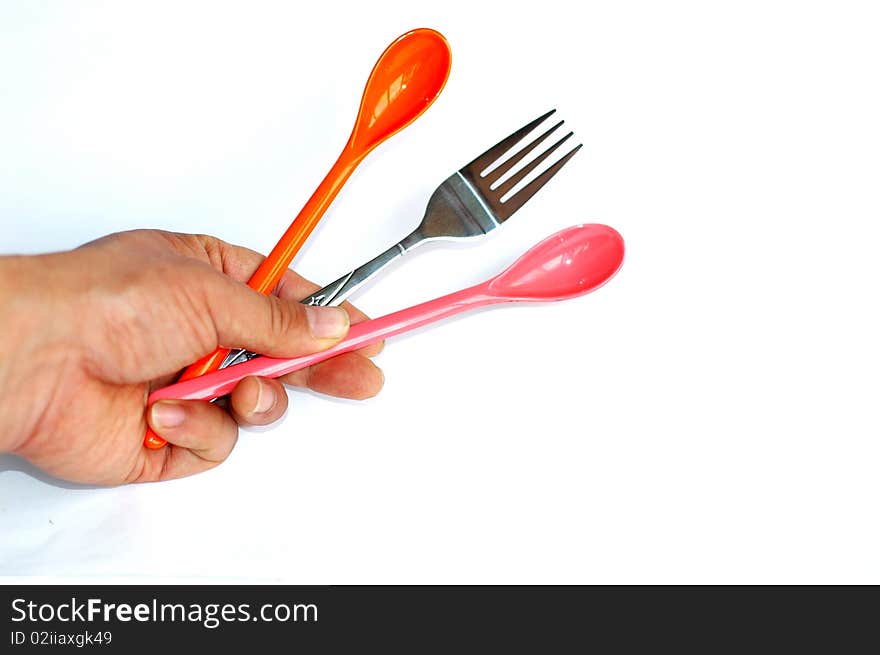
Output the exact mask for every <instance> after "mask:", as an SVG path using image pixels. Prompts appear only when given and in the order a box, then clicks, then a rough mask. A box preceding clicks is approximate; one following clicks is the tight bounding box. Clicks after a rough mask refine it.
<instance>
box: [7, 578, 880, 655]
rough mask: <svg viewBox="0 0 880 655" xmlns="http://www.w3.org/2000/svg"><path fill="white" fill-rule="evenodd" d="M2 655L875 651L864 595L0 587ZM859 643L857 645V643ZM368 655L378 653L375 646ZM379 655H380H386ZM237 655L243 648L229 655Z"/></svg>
mask: <svg viewBox="0 0 880 655" xmlns="http://www.w3.org/2000/svg"><path fill="white" fill-rule="evenodd" d="M0 604H2V607H3V609H2V610H0V614H2V616H3V617H4V628H5V630H4V632H3V634H2V635H0V644H2V647H0V652H3V653H17V652H48V651H51V650H55V649H70V650H77V649H83V648H88V649H98V650H107V651H109V650H117V651H125V652H143V651H145V650H150V651H152V652H158V651H167V652H177V650H178V649H179V648H183V647H191V648H199V649H204V648H221V649H223V650H224V652H227V649H229V648H235V649H241V648H249V649H252V650H253V651H254V652H257V653H261V652H266V651H268V650H272V651H273V652H274V650H280V649H281V648H284V649H285V652H309V653H311V652H338V649H340V648H342V647H343V646H346V647H355V648H356V650H362V649H366V648H369V652H374V651H375V652H387V651H388V649H390V648H394V649H395V650H398V649H402V650H403V651H404V652H413V653H418V652H423V651H425V650H431V651H433V650H435V649H436V648H437V647H439V646H443V648H444V649H446V650H447V651H448V652H498V648H499V647H501V646H502V645H505V644H506V645H515V646H516V647H517V649H518V650H519V649H521V648H525V649H526V651H532V652H539V653H551V652H552V653H555V652H574V650H573V648H574V647H577V648H576V650H578V651H580V650H583V649H586V650H590V648H591V647H593V646H599V645H602V651H603V652H605V651H607V650H608V649H611V650H612V651H614V652H630V651H635V650H639V651H641V650H642V649H644V648H645V647H646V646H647V647H649V648H651V649H652V650H653V649H655V648H657V647H659V646H661V645H662V646H671V647H676V648H679V649H680V648H685V647H688V648H697V649H698V650H699V649H700V648H702V649H703V652H706V651H713V650H715V649H716V647H719V646H727V647H730V646H734V645H736V646H737V647H739V648H747V649H749V650H748V652H754V651H755V650H757V651H759V652H760V651H764V650H774V649H775V650H785V651H788V650H790V649H791V648H792V647H793V645H794V644H796V643H803V644H808V645H809V646H810V647H811V648H815V647H823V648H825V649H828V650H830V651H833V652H850V650H851V648H850V647H851V646H852V647H855V646H856V645H858V644H864V643H872V644H875V645H876V643H877V641H878V639H877V635H876V632H875V631H873V626H874V625H875V624H876V617H877V611H878V609H880V593H878V590H877V588H875V587H635V586H634V587H575V586H570V587H566V586H560V587H543V586H533V587H529V586H525V587H523V586H509V587H505V586H498V587H462V586H434V587H432V586H411V587H407V586H403V587H381V586H376V587H348V586H340V587H291V586H136V587H123V586H6V587H0ZM865 639H867V640H868V641H867V642H865ZM377 649H378V650H377ZM383 649H384V651H383ZM237 652H240V651H237Z"/></svg>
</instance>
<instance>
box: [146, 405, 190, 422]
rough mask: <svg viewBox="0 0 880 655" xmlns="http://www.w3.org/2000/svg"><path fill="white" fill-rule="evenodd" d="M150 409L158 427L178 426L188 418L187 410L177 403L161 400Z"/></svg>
mask: <svg viewBox="0 0 880 655" xmlns="http://www.w3.org/2000/svg"><path fill="white" fill-rule="evenodd" d="M150 411H151V412H152V418H153V424H154V425H155V426H156V427H157V428H176V427H178V426H180V425H183V421H184V420H185V419H186V410H185V409H183V407H181V406H180V405H178V404H177V403H168V402H163V401H159V402H157V403H155V404H154V405H153V408H152V409H151V410H150Z"/></svg>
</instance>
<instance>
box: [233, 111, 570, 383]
mask: <svg viewBox="0 0 880 655" xmlns="http://www.w3.org/2000/svg"><path fill="white" fill-rule="evenodd" d="M555 111H556V110H555V109H551V110H550V111H548V112H547V113H546V114H544V115H543V116H539V117H538V118H536V119H535V120H533V121H532V122H531V123H529V124H528V125H524V126H523V127H521V128H520V129H518V130H517V131H516V132H514V133H513V134H511V135H510V136H508V137H507V138H505V139H503V140H502V141H500V142H498V143H497V144H495V145H494V146H492V147H491V148H489V149H488V150H487V151H486V152H484V153H483V154H482V155H480V156H479V157H477V158H476V159H474V160H473V161H472V162H470V163H469V164H466V165H465V166H463V167H462V168H460V169H459V170H457V171H456V172H455V173H453V174H452V175H450V176H449V177H448V178H446V180H444V182H443V183H442V184H441V185H440V186H439V187H437V189H436V190H435V191H434V193H433V195H432V196H431V199H430V200H429V201H428V207H427V209H426V210H425V216H424V218H423V219H422V222H421V223H420V224H419V226H418V227H417V228H416V229H415V230H414V231H413V232H412V234H410V235H409V236H407V237H406V238H404V239H402V240H401V241H399V242H398V243H395V244H394V245H393V246H391V247H390V248H388V250H386V251H385V252H383V253H382V254H381V255H378V256H377V257H374V258H373V259H371V260H370V261H368V262H367V263H366V264H363V265H362V266H359V267H357V268H356V269H354V270H353V271H351V272H350V273H347V274H345V275H343V276H342V277H341V278H339V279H338V280H336V281H335V282H331V283H330V284H328V285H327V286H325V287H324V288H323V289H320V290H319V291H316V292H315V293H313V294H312V295H311V296H309V297H308V298H305V299H303V300H302V302H303V304H306V305H336V304H339V303H341V302H342V301H343V300H345V299H346V298H347V297H348V296H349V295H351V294H352V293H353V292H354V291H355V290H356V289H358V288H359V287H360V286H361V285H363V284H364V283H365V282H367V281H368V280H370V279H371V278H373V277H374V276H376V274H378V273H379V271H381V270H383V269H385V268H386V267H388V265H389V264H391V263H392V262H393V261H395V260H396V259H398V258H399V257H401V256H402V255H403V254H404V253H406V252H408V251H410V250H412V249H413V248H415V247H416V246H418V245H421V244H423V243H428V242H429V241H436V240H441V239H442V240H449V239H469V238H472V237H479V236H482V235H484V234H486V233H487V232H490V231H492V230H494V229H495V228H496V227H498V226H499V225H501V224H502V223H503V222H504V221H506V220H507V219H508V218H510V217H511V216H512V215H513V214H514V213H515V212H516V211H517V210H518V209H519V208H520V207H522V206H523V205H524V204H525V203H526V202H528V200H529V199H530V198H531V197H532V196H534V195H535V193H537V191H538V189H540V188H541V187H542V186H544V185H545V184H546V183H547V181H548V180H549V179H550V178H551V177H553V176H554V175H556V173H557V172H559V169H560V168H562V167H563V166H564V165H565V164H566V162H568V160H569V159H571V158H572V157H573V156H574V154H575V153H576V152H577V151H578V150H579V149H580V148H581V145H582V144H581V145H578V146H576V147H575V148H573V149H572V150H570V151H569V152H568V153H567V154H565V156H563V157H562V158H561V159H559V160H558V161H556V162H555V163H554V164H553V165H552V166H550V167H549V168H547V169H546V170H545V171H543V172H541V173H540V174H539V175H538V176H537V177H535V178H534V179H533V180H532V181H530V182H529V183H528V184H526V185H525V186H524V187H523V188H521V189H520V190H518V191H517V192H516V193H514V194H513V195H512V196H510V197H505V196H506V195H507V194H508V193H509V192H510V191H511V190H512V189H513V188H514V187H515V186H516V185H517V184H518V183H519V182H521V181H522V180H524V179H525V178H526V177H527V176H528V175H529V173H531V172H532V171H534V170H535V169H536V168H538V166H540V165H541V164H542V163H543V162H544V161H545V160H546V159H547V158H548V157H549V156H550V155H551V154H553V152H555V151H556V150H557V149H558V148H559V147H560V146H561V145H562V144H563V143H564V142H565V141H567V140H568V139H569V138H571V136H572V134H573V132H569V133H568V134H566V135H565V136H563V137H562V138H561V139H558V140H557V141H556V142H555V143H553V144H552V145H551V146H550V147H547V148H545V149H544V150H543V151H542V152H540V154H539V155H538V156H537V157H535V158H534V159H532V160H531V161H529V162H528V163H527V164H526V165H525V166H523V167H522V168H521V169H519V170H518V171H516V172H515V173H513V174H512V175H511V176H510V177H508V178H507V179H506V180H504V181H503V182H501V183H500V184H498V182H499V181H500V180H501V178H503V177H504V175H505V174H506V173H508V172H509V171H510V170H511V169H513V168H514V167H515V166H516V165H517V164H518V163H520V162H521V161H523V159H525V158H526V157H527V156H528V155H529V154H531V153H532V152H533V151H536V150H537V149H538V148H539V147H540V146H542V145H543V144H545V142H546V141H547V140H548V138H549V137H550V135H552V134H553V133H554V132H556V130H557V129H558V128H559V127H560V126H561V125H562V124H563V122H564V121H559V122H558V123H556V124H555V125H553V126H552V127H550V128H549V129H548V130H546V131H545V132H544V133H543V134H541V135H540V136H539V137H537V138H536V139H534V140H533V141H531V142H530V143H528V144H527V145H526V146H525V147H523V148H521V149H520V150H518V151H517V152H516V153H514V154H512V155H510V156H508V157H507V158H506V159H502V157H503V156H504V155H505V154H507V152H508V151H510V150H511V148H513V147H514V146H516V145H517V144H518V143H519V142H520V141H521V140H522V139H523V138H524V137H525V136H526V135H527V134H528V133H529V132H531V131H532V130H533V129H535V128H536V127H537V126H538V125H540V124H541V123H542V122H543V121H544V120H546V119H547V118H548V117H549V116H550V115H551V114H553V113H554V112H555ZM255 356H256V355H255V354H254V353H251V352H248V351H246V350H233V351H232V352H230V353H229V355H228V356H227V357H226V359H225V360H224V362H223V366H222V367H221V368H225V367H227V366H231V365H233V364H238V363H240V362H243V361H247V360H248V359H251V358H253V357H255Z"/></svg>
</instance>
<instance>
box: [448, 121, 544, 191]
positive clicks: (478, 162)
mask: <svg viewBox="0 0 880 655" xmlns="http://www.w3.org/2000/svg"><path fill="white" fill-rule="evenodd" d="M555 111H556V110H555V109H551V110H550V111H548V112H547V113H546V114H544V115H543V116H539V117H538V118H536V119H535V120H533V121H532V122H531V123H529V124H528V125H526V126H524V127H521V128H520V129H518V130H517V131H516V132H514V133H513V134H511V135H510V136H509V137H507V138H506V139H502V140H501V141H499V142H498V143H496V144H495V145H494V146H492V147H491V148H489V149H488V150H487V151H486V152H484V153H483V154H482V155H480V156H479V157H477V158H476V159H474V160H473V161H472V162H471V163H469V164H467V165H465V166H462V169H469V170H470V171H471V173H472V175H473V177H475V178H479V177H480V174H481V173H482V172H483V171H484V170H486V169H487V168H489V166H491V165H492V164H494V163H495V162H496V161H498V158H499V157H501V155H503V154H504V153H505V152H507V151H508V150H510V149H511V148H512V147H513V146H515V145H516V144H517V143H518V142H519V141H520V140H521V139H522V138H523V137H524V136H525V135H526V134H528V133H529V132H531V131H532V130H533V129H534V128H535V127H536V126H537V125H538V124H539V123H540V122H541V121H543V120H544V119H545V118H547V117H548V116H550V114H552V113H553V112H555Z"/></svg>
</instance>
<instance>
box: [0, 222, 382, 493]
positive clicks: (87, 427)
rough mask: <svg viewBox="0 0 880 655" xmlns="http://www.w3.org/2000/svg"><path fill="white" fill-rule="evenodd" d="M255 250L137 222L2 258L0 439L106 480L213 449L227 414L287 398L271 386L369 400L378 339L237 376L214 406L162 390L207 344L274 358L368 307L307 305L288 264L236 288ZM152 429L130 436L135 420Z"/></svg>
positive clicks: (278, 409)
mask: <svg viewBox="0 0 880 655" xmlns="http://www.w3.org/2000/svg"><path fill="white" fill-rule="evenodd" d="M262 260H263V257H262V255H260V254H258V253H256V252H253V251H251V250H248V249H246V248H241V247H238V246H233V245H230V244H228V243H224V242H223V241H220V240H218V239H215V238H213V237H209V236H204V235H188V234H175V233H170V232H161V231H157V230H138V231H133V232H124V233H119V234H113V235H110V236H107V237H104V238H102V239H99V240H97V241H94V242H92V243H89V244H86V245H85V246H82V247H81V248H78V249H76V250H72V251H70V252H63V253H54V254H49V255H38V256H28V257H0V392H2V395H0V398H2V401H0V452H3V453H13V454H16V455H19V456H21V457H23V458H25V459H26V460H28V461H30V462H31V463H32V464H34V465H35V466H37V467H38V468H40V469H42V470H43V471H45V472H46V473H49V474H50V475H53V476H55V477H58V478H63V479H66V480H70V481H74V482H84V483H92V484H100V485H117V484H124V483H129V482H152V481H159V480H169V479H173V478H179V477H183V476H187V475H192V474H194V473H199V472H201V471H205V470H207V469H210V468H213V467H214V466H216V465H217V464H219V463H220V462H222V461H223V460H225V459H226V458H227V457H228V456H229V454H230V452H231V451H232V449H233V447H234V446H235V442H236V440H237V438H238V426H239V425H246V426H247V425H268V424H270V423H272V422H274V421H276V420H277V419H279V418H280V417H281V416H282V415H283V414H284V412H285V411H286V409H287V393H286V391H285V390H284V387H283V386H282V383H284V384H288V385H293V386H297V387H308V388H310V389H313V390H314V391H317V392H320V393H325V394H329V395H332V396H338V397H343V398H352V399H365V398H369V397H371V396H373V395H375V394H376V393H378V392H379V390H380V389H381V387H382V383H383V380H384V378H383V375H382V372H381V371H380V370H379V368H377V367H376V366H375V365H374V364H373V362H372V361H371V360H370V359H369V357H371V356H373V355H375V354H377V353H378V352H379V351H380V350H381V348H382V346H381V344H378V345H374V346H371V347H368V348H365V349H364V350H362V351H358V352H355V353H349V354H346V355H341V356H338V357H335V358H333V359H330V360H328V361H326V362H323V363H321V364H317V365H315V366H312V367H311V368H308V369H305V370H301V371H297V372H294V373H291V374H290V375H288V376H285V377H283V378H280V379H279V380H270V379H265V378H256V377H250V378H247V379H245V380H242V381H241V382H240V383H239V384H238V386H237V387H236V388H235V390H234V391H233V392H232V394H231V396H230V397H229V401H228V403H226V406H225V407H223V406H221V405H220V404H211V403H207V402H204V401H161V402H158V403H156V404H154V405H153V406H152V407H151V408H149V410H148V408H147V404H146V398H147V396H148V394H149V393H150V391H151V390H152V389H155V388H158V387H161V386H165V385H167V384H169V383H171V382H172V381H173V380H174V379H175V378H176V376H177V375H179V373H180V372H181V370H182V369H183V368H185V367H186V366H187V365H189V364H190V363H192V362H194V361H196V360H197V359H199V358H200V357H202V356H204V355H206V354H208V353H210V352H212V351H213V350H214V349H215V348H216V347H218V346H225V347H244V348H247V349H248V350H252V351H256V352H260V353H264V354H266V355H271V356H276V357H293V356H296V355H301V354H306V353H311V352H316V351H319V350H323V349H326V348H328V347H330V346H332V345H333V344H335V343H336V342H337V341H338V340H339V339H341V338H342V337H344V336H345V334H346V332H347V330H348V325H349V323H350V322H351V323H357V322H359V321H363V320H365V319H366V318H367V317H366V316H365V315H364V314H363V313H362V312H360V311H358V310H357V309H355V308H354V307H352V306H351V305H349V304H348V303H345V304H344V305H342V307H341V308H335V307H305V306H304V305H301V304H300V303H299V302H298V300H300V299H301V298H304V297H306V296H308V295H309V294H311V293H312V292H314V291H315V290H316V289H317V288H318V287H317V285H315V284H312V283H311V282H308V281H307V280H305V279H303V278H302V277H300V276H299V275H297V274H296V273H294V272H293V271H287V273H286V274H285V276H284V278H283V279H282V281H281V282H280V283H279V285H278V287H277V289H276V290H275V292H274V294H273V295H272V296H263V295H261V294H258V293H256V292H255V291H253V290H251V289H250V288H248V287H247V285H246V281H247V280H248V279H249V278H250V276H251V274H252V273H253V271H254V270H255V269H256V268H257V266H258V265H259V263H260V262H261V261H262ZM148 422H149V425H150V426H151V427H152V428H153V430H154V431H155V432H156V433H157V434H158V435H160V436H161V437H163V438H164V439H166V440H167V441H168V443H169V445H168V446H166V447H165V448H162V449H160V450H149V449H147V448H144V447H143V437H144V432H145V430H146V427H147V423H148Z"/></svg>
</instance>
